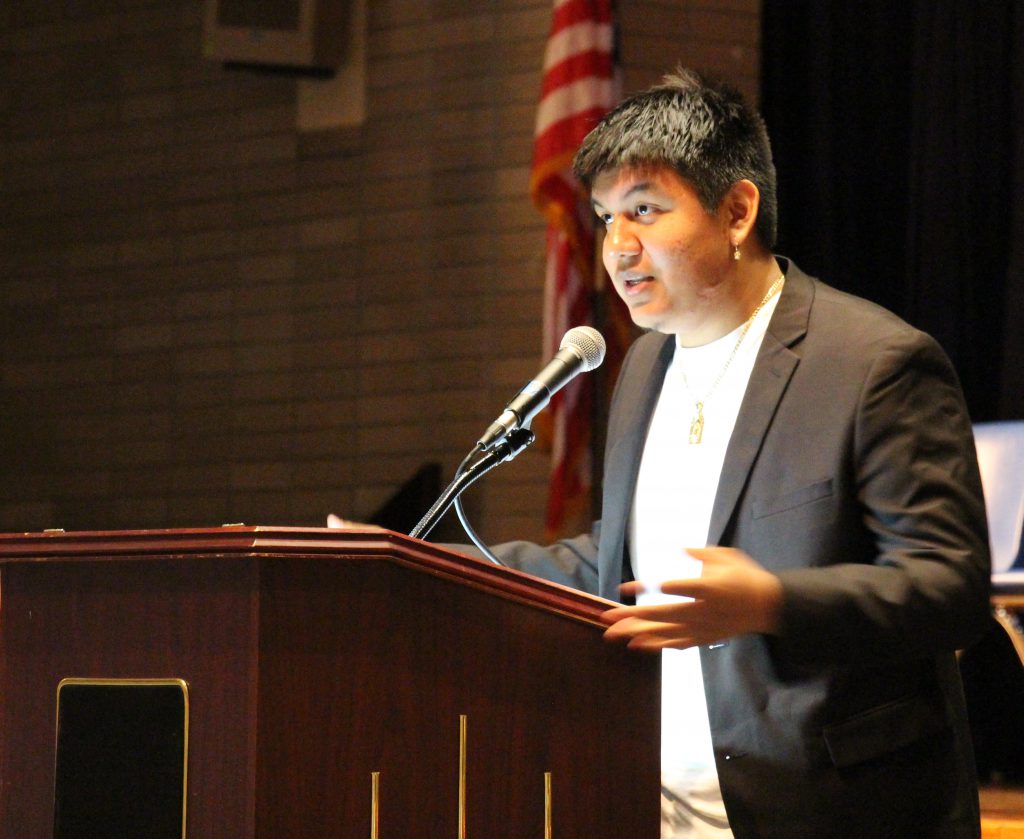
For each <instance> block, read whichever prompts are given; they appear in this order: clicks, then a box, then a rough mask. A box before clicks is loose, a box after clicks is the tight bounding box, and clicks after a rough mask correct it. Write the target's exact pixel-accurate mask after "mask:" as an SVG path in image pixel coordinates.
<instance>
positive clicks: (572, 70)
mask: <svg viewBox="0 0 1024 839" xmlns="http://www.w3.org/2000/svg"><path fill="white" fill-rule="evenodd" d="M614 71H615V65H614V62H613V60H612V57H611V55H609V54H608V53H607V52H605V51H603V50H600V49H590V50H585V51H584V52H578V53H575V54H573V55H571V56H569V57H568V58H566V59H564V60H562V61H559V62H558V63H557V64H555V65H554V66H553V67H551V68H550V69H549V70H548V71H547V72H546V73H545V74H544V79H543V82H542V83H541V91H540V93H541V97H544V96H547V95H548V94H549V93H551V92H552V91H554V90H557V89H558V88H560V87H564V86H565V85H567V84H572V83H573V82H578V81H582V80H583V79H586V78H588V77H590V76H598V77H600V78H607V79H610V78H611V77H612V73H613V72H614ZM607 110H608V109H607V108H605V109H604V110H603V111H602V116H603V115H604V111H607Z"/></svg>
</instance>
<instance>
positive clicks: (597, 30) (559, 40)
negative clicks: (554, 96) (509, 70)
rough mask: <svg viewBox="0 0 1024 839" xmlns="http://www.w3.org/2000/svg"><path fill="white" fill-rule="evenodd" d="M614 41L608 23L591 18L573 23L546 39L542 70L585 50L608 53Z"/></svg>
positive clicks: (610, 26)
mask: <svg viewBox="0 0 1024 839" xmlns="http://www.w3.org/2000/svg"><path fill="white" fill-rule="evenodd" d="M614 42H615V38H614V32H613V30H612V25H611V24H610V23H595V22H594V21H592V20H584V21H580V22H579V23H574V24H573V25H572V26H567V27H565V29H563V30H562V31H561V32H556V33H555V34H553V35H552V36H551V37H550V38H549V39H548V44H547V47H546V48H545V50H544V72H545V73H546V72H547V71H548V70H550V69H551V68H552V67H554V66H555V65H556V64H558V62H560V61H564V60H565V59H567V58H569V57H570V56H573V55H576V54H578V53H581V52H586V51H587V50H601V51H602V52H607V53H610V52H611V51H612V47H613V46H614Z"/></svg>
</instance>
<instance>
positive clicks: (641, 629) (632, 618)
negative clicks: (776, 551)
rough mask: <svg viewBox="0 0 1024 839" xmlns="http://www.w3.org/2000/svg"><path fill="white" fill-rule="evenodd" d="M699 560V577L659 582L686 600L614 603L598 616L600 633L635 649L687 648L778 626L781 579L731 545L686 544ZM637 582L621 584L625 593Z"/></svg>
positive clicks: (663, 588)
mask: <svg viewBox="0 0 1024 839" xmlns="http://www.w3.org/2000/svg"><path fill="white" fill-rule="evenodd" d="M687 553H688V554H690V556H692V557H693V558H694V559H698V560H700V561H701V562H702V563H703V567H702V569H701V575H700V576H699V577H691V578H688V579H683V580H670V581H668V582H665V583H662V585H661V591H662V592H663V593H665V594H674V595H681V596H684V597H692V598H693V599H692V600H689V601H680V602H677V603H660V604H655V605H644V606H618V607H616V608H614V609H609V610H608V611H607V612H605V613H604V614H603V615H602V616H601V620H602V621H604V622H605V623H607V624H608V625H609V626H608V629H606V630H605V633H604V637H605V638H607V639H608V640H610V641H626V642H627V646H629V647H630V648H632V649H638V650H652V651H654V650H661V649H665V648H666V647H673V648H676V649H686V648H687V647H702V646H705V645H707V644H714V643H716V642H718V641H724V640H725V639H727V638H732V637H733V636H736V635H743V634H744V633H747V632H763V633H769V634H770V633H773V632H775V631H777V629H778V622H779V612H780V610H781V606H782V583H781V582H780V581H779V578H778V577H776V576H775V575H774V574H772V573H771V572H770V571H767V570H765V569H764V568H763V567H762V566H761V565H759V564H758V563H757V562H755V561H754V560H753V559H751V558H750V557H749V556H748V555H747V554H745V553H743V551H740V550H736V549H735V548H720V547H711V548H688V549H687ZM643 590H644V588H643V585H642V584H640V583H635V582H634V583H625V584H624V585H623V586H622V588H621V591H622V593H623V595H625V596H634V595H637V594H640V593H641V592H643Z"/></svg>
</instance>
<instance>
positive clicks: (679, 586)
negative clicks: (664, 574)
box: [661, 577, 708, 599]
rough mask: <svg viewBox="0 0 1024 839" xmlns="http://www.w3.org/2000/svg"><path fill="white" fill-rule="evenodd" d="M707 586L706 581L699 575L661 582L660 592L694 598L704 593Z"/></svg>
mask: <svg viewBox="0 0 1024 839" xmlns="http://www.w3.org/2000/svg"><path fill="white" fill-rule="evenodd" d="M707 588H708V584H707V581H706V580H704V579H702V578H701V577H684V578H683V579H681V580H666V581H665V582H664V583H662V584H661V593H662V594H672V595H676V596H678V597H692V598H695V599H696V598H698V597H699V596H700V595H702V594H704V593H705V592H706V591H707Z"/></svg>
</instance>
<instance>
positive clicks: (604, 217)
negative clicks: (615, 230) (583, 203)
mask: <svg viewBox="0 0 1024 839" xmlns="http://www.w3.org/2000/svg"><path fill="white" fill-rule="evenodd" d="M597 217H598V218H599V219H600V220H601V224H603V225H604V226H605V227H607V226H608V225H609V224H611V223H612V214H611V213H598V214H597Z"/></svg>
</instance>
